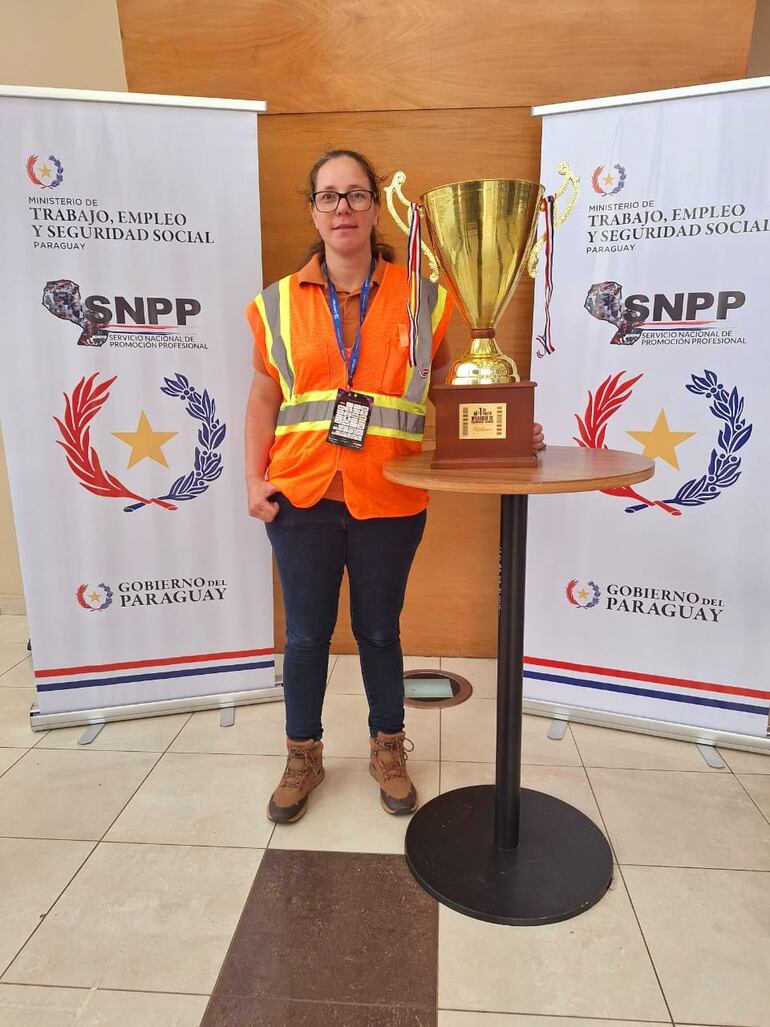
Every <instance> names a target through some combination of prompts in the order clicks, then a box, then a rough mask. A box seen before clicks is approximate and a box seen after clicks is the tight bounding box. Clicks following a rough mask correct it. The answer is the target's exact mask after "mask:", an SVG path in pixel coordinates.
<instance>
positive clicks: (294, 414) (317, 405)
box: [276, 399, 334, 425]
mask: <svg viewBox="0 0 770 1027" xmlns="http://www.w3.org/2000/svg"><path fill="white" fill-rule="evenodd" d="M333 409H334V400H333V399H314V400H312V401H311V402H309V403H291V404H289V406H282V407H281V409H280V410H279V411H278V419H277V422H276V423H277V424H279V425H287V424H302V422H303V421H331V419H332V410H333Z"/></svg>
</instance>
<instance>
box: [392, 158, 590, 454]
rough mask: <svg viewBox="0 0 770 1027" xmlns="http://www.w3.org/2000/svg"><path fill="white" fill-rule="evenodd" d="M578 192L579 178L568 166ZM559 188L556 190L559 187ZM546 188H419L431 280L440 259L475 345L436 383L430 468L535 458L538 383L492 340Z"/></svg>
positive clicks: (530, 258)
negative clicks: (527, 378)
mask: <svg viewBox="0 0 770 1027" xmlns="http://www.w3.org/2000/svg"><path fill="white" fill-rule="evenodd" d="M559 172H560V174H563V175H565V176H566V175H567V174H568V173H569V178H568V180H567V181H565V183H564V186H563V188H562V190H561V192H563V191H564V190H565V189H566V187H567V184H568V182H570V183H571V184H572V185H573V186H574V195H573V197H572V200H571V202H570V204H569V205H568V209H567V210H566V211H565V213H564V214H563V216H562V217H561V218H560V219H559V223H561V222H563V221H564V220H565V219H566V217H567V216H568V215H569V213H570V211H571V209H572V206H573V205H574V201H575V199H576V198H577V181H576V180H575V178H574V177H573V176H572V174H571V172H569V169H568V168H566V167H565V166H564V165H562V166H561V167H560V168H559ZM405 178H406V176H405V175H404V173H403V172H401V171H399V172H396V174H395V175H394V176H393V180H392V181H391V183H390V185H389V186H386V188H385V193H386V197H387V202H388V208H389V210H390V212H391V214H392V215H393V217H394V219H395V220H396V222H397V224H398V225H399V226H400V227H401V228H402V230H404V231H406V230H407V228H406V225H405V224H404V223H403V222H402V220H401V219H400V217H399V216H398V214H397V212H396V210H395V207H394V204H393V193H394V192H395V193H396V195H397V196H398V198H399V199H400V200H401V201H402V202H404V203H408V201H407V200H406V199H405V197H404V196H403V194H402V192H401V186H402V185H403V182H404V180H405ZM557 195H559V194H557ZM542 199H543V187H542V186H541V185H540V184H539V183H535V182H527V181H522V180H519V179H481V180H478V181H470V182H457V183H454V184H451V185H444V186H439V187H438V188H436V189H431V190H429V191H428V192H426V193H425V194H424V195H423V196H421V197H420V208H421V210H422V213H423V215H424V217H425V220H426V222H427V225H428V232H429V234H430V239H431V242H432V244H433V247H434V248H435V255H434V254H433V253H432V252H430V250H429V248H428V247H427V246H425V244H424V243H423V249H424V251H425V252H426V254H427V255H428V257H429V260H430V261H431V267H432V270H433V273H432V275H431V277H432V278H433V280H434V281H435V280H436V279H437V277H438V266H440V267H441V270H442V271H443V273H444V278H445V281H446V286H447V288H448V290H449V292H450V293H451V295H452V297H453V298H454V300H455V302H456V303H457V306H458V307H459V308H460V311H461V313H462V315H463V317H464V318H465V320H466V322H467V323H468V325H469V327H470V330H471V343H470V347H469V349H468V350H466V352H464V353H463V354H462V356H461V357H460V358H459V359H458V360H455V362H454V363H453V364H452V367H451V369H450V371H449V375H448V377H447V382H446V384H440V385H433V386H432V390H431V391H432V394H433V397H434V400H435V404H436V449H435V453H434V457H433V462H432V464H431V467H433V468H438V469H443V468H480V467H533V466H536V465H537V456H536V455H535V454H534V453H533V451H532V426H533V423H534V406H535V383H534V382H531V381H521V380H520V378H519V373H518V370H517V368H516V364H515V362H514V361H513V360H512V359H511V358H510V357H508V356H506V355H505V354H504V353H502V352H501V351H500V349H499V347H498V345H497V343H496V342H495V326H496V325H497V323H498V322H499V320H500V317H501V316H502V314H503V311H504V310H505V308H506V307H507V306H508V303H509V302H510V299H511V297H512V295H513V292H514V290H515V288H516V286H517V284H518V281H519V278H520V277H521V273H522V271H523V269H524V266H525V264H527V263H528V266H529V271H530V274H532V275H533V277H534V273H535V266H536V251H537V250H538V249H539V248H540V246H541V243H540V242H539V243H538V244H535V236H536V232H537V220H538V215H539V213H540V210H541V206H542Z"/></svg>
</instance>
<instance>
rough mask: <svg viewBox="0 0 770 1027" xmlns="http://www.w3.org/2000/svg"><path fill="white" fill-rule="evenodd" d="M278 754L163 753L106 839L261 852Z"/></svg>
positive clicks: (278, 766) (277, 775) (268, 829)
mask: <svg viewBox="0 0 770 1027" xmlns="http://www.w3.org/2000/svg"><path fill="white" fill-rule="evenodd" d="M285 762H286V761H285V760H284V759H283V758H282V757H280V756H232V755H223V754H209V753H189V754H188V753H166V755H165V756H163V757H162V759H161V760H160V762H159V763H158V764H157V765H156V766H155V768H154V769H153V771H152V773H151V774H150V776H149V777H148V778H147V780H146V781H145V782H144V784H143V785H142V787H141V788H140V789H139V791H138V792H137V793H136V795H135V796H134V797H133V799H132V800H131V801H130V802H129V804H128V806H126V808H125V809H124V810H123V812H122V813H121V815H120V816H119V817H118V819H117V821H116V822H115V823H114V824H113V826H112V827H111V828H110V830H109V832H108V833H107V835H106V838H107V840H108V841H123V842H156V843H161V842H163V843H166V844H172V845H239V846H247V847H248V846H250V847H253V848H264V847H265V846H266V845H267V843H268V841H269V839H270V835H271V833H272V829H273V825H272V824H271V823H270V821H269V820H268V819H267V817H266V816H265V808H266V806H267V802H268V799H269V798H270V795H271V794H272V791H273V789H274V788H275V786H276V784H277V783H278V780H279V778H280V776H281V772H282V770H283V768H284V765H285Z"/></svg>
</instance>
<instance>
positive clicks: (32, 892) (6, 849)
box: [0, 838, 93, 1023]
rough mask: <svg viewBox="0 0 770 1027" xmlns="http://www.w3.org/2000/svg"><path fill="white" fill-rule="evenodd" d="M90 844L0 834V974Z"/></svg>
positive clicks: (51, 902)
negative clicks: (0, 836)
mask: <svg viewBox="0 0 770 1027" xmlns="http://www.w3.org/2000/svg"><path fill="white" fill-rule="evenodd" d="M92 848H93V845H92V844H91V843H90V842H52V841H48V840H46V839H40V838H35V839H31V838H0V925H2V926H1V927H0V975H2V972H3V970H5V968H6V967H7V966H8V964H9V963H10V962H11V960H12V959H13V957H14V956H15V955H16V953H17V952H18V951H19V949H20V948H21V947H22V945H23V944H24V943H25V942H26V940H27V939H28V938H29V936H30V935H31V934H32V932H33V931H34V930H35V928H36V927H38V925H39V924H40V919H41V917H44V916H45V915H46V914H47V913H48V911H49V910H50V908H51V906H52V905H53V904H54V902H56V900H57V898H58V897H59V895H60V894H61V892H62V891H63V890H64V889H65V888H66V887H67V885H68V883H69V881H70V880H71V878H72V877H73V876H74V875H75V874H76V873H77V871H78V868H79V867H80V865H81V863H82V862H83V861H84V860H85V859H86V858H87V856H88V854H89V852H90V851H91V849H92ZM1 1022H2V1021H1V1020H0V1023H1Z"/></svg>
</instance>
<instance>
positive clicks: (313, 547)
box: [266, 493, 426, 741]
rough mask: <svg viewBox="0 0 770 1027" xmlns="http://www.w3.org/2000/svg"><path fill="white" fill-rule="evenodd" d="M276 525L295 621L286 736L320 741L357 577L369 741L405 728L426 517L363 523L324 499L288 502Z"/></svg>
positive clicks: (355, 621) (289, 645)
mask: <svg viewBox="0 0 770 1027" xmlns="http://www.w3.org/2000/svg"><path fill="white" fill-rule="evenodd" d="M271 498H272V499H273V500H277V502H278V503H279V505H280V511H279V513H278V515H277V517H276V518H275V520H274V521H272V522H271V523H270V524H267V525H266V528H267V536H268V538H269V539H270V544H271V545H272V547H273V552H274V553H275V560H276V563H277V565H278V573H279V575H280V578H281V587H282V589H283V605H284V610H285V612H286V647H285V650H284V658H283V687H284V697H285V700H286V734H287V735H288V737H289V738H293V739H295V740H297V741H306V740H309V739H311V738H320V737H321V735H322V731H323V729H322V726H321V710H322V708H323V701H324V693H325V691H326V677H327V673H328V664H329V645H330V643H331V638H332V634H333V632H334V626H335V624H336V623H337V608H338V605H339V596H340V585H341V583H342V572H343V570H344V568H345V567H347V569H348V579H349V582H350V615H351V624H352V627H353V634H354V635H355V638H356V642H357V644H358V653H359V656H360V659H361V673H362V675H363V679H364V688H365V689H366V697H367V699H368V701H369V731H370V734H372V735H376V734H377V732H378V731H385V732H388V733H392V732H396V731H401V730H403V727H404V681H403V678H404V660H403V655H402V653H401V641H400V634H399V617H400V615H401V609H402V607H403V605H404V593H405V592H406V582H407V578H408V576H409V569H410V568H411V566H412V560H413V559H414V554H415V553H416V552H417V547H418V546H419V544H420V540H421V539H422V534H423V531H424V529H425V519H426V514H425V511H423V512H422V513H419V514H414V515H413V516H411V517H375V518H372V519H370V520H364V521H359V520H356V519H355V517H353V516H352V515H351V513H350V511H349V510H348V508H347V507H346V506H345V504H344V503H339V502H335V501H333V500H329V499H322V500H321V501H320V502H319V503H317V504H316V505H315V506H312V507H309V508H308V509H305V510H303V509H300V508H299V507H296V506H292V504H291V503H290V502H289V500H288V499H287V498H286V497H285V496H284V495H282V494H280V493H279V494H277V495H275V496H272V497H271Z"/></svg>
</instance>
